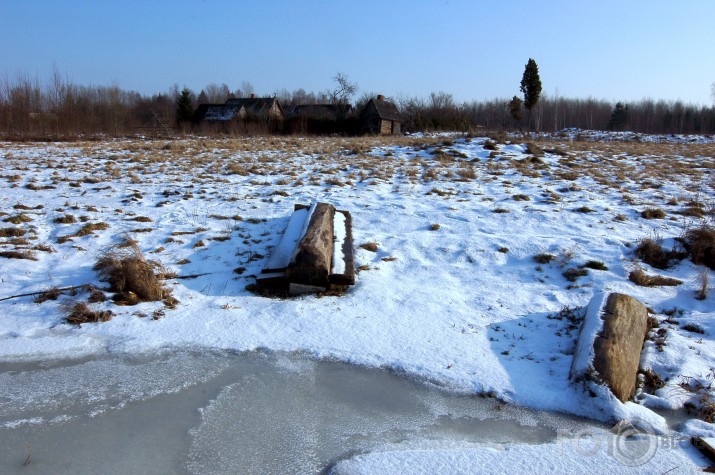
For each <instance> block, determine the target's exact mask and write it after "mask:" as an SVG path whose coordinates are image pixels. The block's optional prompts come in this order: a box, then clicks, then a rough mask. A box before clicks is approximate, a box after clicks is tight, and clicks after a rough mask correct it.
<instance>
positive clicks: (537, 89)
mask: <svg viewBox="0 0 715 475" xmlns="http://www.w3.org/2000/svg"><path fill="white" fill-rule="evenodd" d="M520 90H521V92H523V93H524V107H526V110H528V111H529V126H531V109H533V108H534V107H535V106H536V104H537V103H538V102H539V97H541V78H540V77H539V66H538V65H537V64H536V61H534V60H533V59H531V58H529V61H528V62H527V63H526V66H525V67H524V75H523V76H522V77H521V87H520Z"/></svg>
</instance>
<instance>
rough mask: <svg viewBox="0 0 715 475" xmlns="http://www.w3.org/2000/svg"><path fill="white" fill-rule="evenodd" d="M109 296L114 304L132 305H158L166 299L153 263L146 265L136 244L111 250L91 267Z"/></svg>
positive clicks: (157, 267)
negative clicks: (146, 303) (96, 272)
mask: <svg viewBox="0 0 715 475" xmlns="http://www.w3.org/2000/svg"><path fill="white" fill-rule="evenodd" d="M94 269H95V270H97V271H99V274H100V277H101V279H102V280H103V281H105V282H107V283H108V284H109V286H110V288H109V289H110V290H111V291H112V292H117V295H116V296H115V298H114V300H115V302H117V303H124V304H126V305H134V304H136V303H138V302H142V301H157V300H162V299H164V298H166V297H168V296H169V292H168V291H167V290H165V289H164V287H163V286H162V285H161V282H160V281H159V276H158V275H157V273H155V270H157V269H159V270H160V269H161V268H160V266H159V265H158V264H156V263H153V262H150V261H147V260H146V259H144V256H142V254H141V251H140V250H139V248H138V247H137V245H136V244H131V245H130V246H128V247H125V248H120V247H117V248H115V249H111V250H110V251H108V252H107V253H105V254H104V255H103V256H102V257H100V258H99V260H98V261H97V263H96V264H95V265H94Z"/></svg>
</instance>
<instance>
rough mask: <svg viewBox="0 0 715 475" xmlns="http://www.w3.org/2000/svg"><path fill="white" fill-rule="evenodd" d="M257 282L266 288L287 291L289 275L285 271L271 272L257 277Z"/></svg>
mask: <svg viewBox="0 0 715 475" xmlns="http://www.w3.org/2000/svg"><path fill="white" fill-rule="evenodd" d="M256 284H258V286H259V287H261V288H262V289H265V290H270V291H277V292H285V291H286V290H287V289H288V276H287V275H286V273H285V272H269V273H265V274H260V275H258V276H257V277H256Z"/></svg>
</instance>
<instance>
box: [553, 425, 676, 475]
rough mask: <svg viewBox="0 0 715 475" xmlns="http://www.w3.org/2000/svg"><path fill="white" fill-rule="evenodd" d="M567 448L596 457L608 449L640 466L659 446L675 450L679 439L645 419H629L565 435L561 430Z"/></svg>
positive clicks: (629, 463) (627, 462) (561, 440)
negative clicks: (609, 426)
mask: <svg viewBox="0 0 715 475" xmlns="http://www.w3.org/2000/svg"><path fill="white" fill-rule="evenodd" d="M558 440H559V443H560V444H561V446H562V449H563V450H570V451H572V453H575V454H577V455H579V456H582V457H593V456H595V455H596V454H598V453H599V452H601V451H603V450H605V451H607V453H608V454H609V455H610V456H611V457H613V458H614V459H616V460H617V461H618V462H619V463H621V464H623V465H625V466H628V467H639V466H641V465H644V464H646V463H648V462H649V461H650V460H651V459H652V458H653V457H654V456H655V454H656V452H657V451H658V450H659V449H673V448H675V447H676V446H677V444H678V439H677V438H675V437H671V436H666V435H658V431H656V430H655V429H654V428H653V426H652V425H651V424H650V423H649V422H648V421H644V420H642V419H636V418H633V419H625V420H623V421H621V422H619V423H618V424H616V425H615V426H613V428H612V429H611V431H610V432H606V431H593V430H591V429H583V430H580V431H578V432H576V433H575V434H574V433H569V434H565V433H562V432H559V435H558Z"/></svg>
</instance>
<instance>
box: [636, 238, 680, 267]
mask: <svg viewBox="0 0 715 475" xmlns="http://www.w3.org/2000/svg"><path fill="white" fill-rule="evenodd" d="M634 253H635V255H636V257H637V258H638V259H640V260H641V261H643V262H645V263H646V264H649V265H651V266H653V267H655V268H656V269H667V268H668V267H670V264H671V262H672V261H674V260H680V259H683V258H684V257H685V254H684V253H682V252H679V251H676V250H670V251H666V250H665V249H663V245H662V244H661V242H660V239H651V238H645V239H641V240H640V241H639V242H638V245H637V246H636V249H635V251H634Z"/></svg>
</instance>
